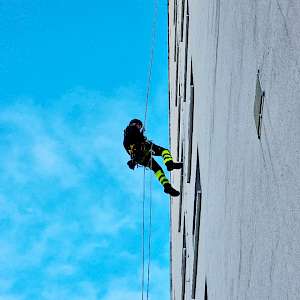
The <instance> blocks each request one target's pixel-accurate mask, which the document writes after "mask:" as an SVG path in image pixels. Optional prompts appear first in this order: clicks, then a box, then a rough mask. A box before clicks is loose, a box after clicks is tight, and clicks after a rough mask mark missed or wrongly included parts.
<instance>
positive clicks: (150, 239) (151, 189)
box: [147, 142, 153, 300]
mask: <svg viewBox="0 0 300 300" xmlns="http://www.w3.org/2000/svg"><path fill="white" fill-rule="evenodd" d="M152 146H153V144H152V142H151V149H150V217H149V257H148V283H147V300H148V296H149V281H150V249H151V218H152Z"/></svg>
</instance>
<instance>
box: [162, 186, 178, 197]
mask: <svg viewBox="0 0 300 300" xmlns="http://www.w3.org/2000/svg"><path fill="white" fill-rule="evenodd" d="M164 188H165V190H164V192H165V193H166V194H169V195H171V196H172V197H178V196H179V195H180V193H179V192H178V191H176V190H175V189H173V188H172V187H171V184H170V183H166V184H165V185H164Z"/></svg>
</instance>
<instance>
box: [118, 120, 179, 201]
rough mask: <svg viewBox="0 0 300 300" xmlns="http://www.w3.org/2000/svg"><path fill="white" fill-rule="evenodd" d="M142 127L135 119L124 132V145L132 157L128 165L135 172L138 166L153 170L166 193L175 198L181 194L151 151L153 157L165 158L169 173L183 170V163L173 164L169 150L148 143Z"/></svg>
mask: <svg viewBox="0 0 300 300" xmlns="http://www.w3.org/2000/svg"><path fill="white" fill-rule="evenodd" d="M142 127H143V123H142V122H141V121H140V120H138V119H133V120H131V121H130V123H129V125H128V126H127V127H126V129H125V130H124V141H123V145H124V148H125V149H126V151H127V153H128V154H129V155H130V157H131V160H129V161H128V163H127V165H128V166H129V168H130V169H132V170H134V168H135V166H136V165H142V166H145V167H148V168H151V170H153V172H154V173H155V176H156V178H157V179H158V180H159V182H160V183H161V184H162V185H163V187H164V192H165V193H166V194H169V195H171V196H173V197H177V196H179V195H180V193H179V192H178V191H176V190H175V189H174V188H172V186H171V184H170V182H169V180H168V179H167V177H166V175H165V173H164V171H163V169H162V168H161V166H160V165H159V164H158V163H157V162H156V161H155V159H153V158H152V157H151V154H150V151H151V150H152V155H155V156H162V157H163V159H164V163H165V165H166V167H167V170H168V171H172V170H174V169H181V168H182V167H183V163H182V162H179V163H175V162H173V158H172V155H171V153H170V151H169V150H168V149H165V148H163V147H160V146H157V145H155V144H154V143H152V142H150V141H148V140H147V138H146V137H145V136H144V132H143V130H141V129H142Z"/></svg>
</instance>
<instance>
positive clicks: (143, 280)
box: [142, 168, 146, 300]
mask: <svg viewBox="0 0 300 300" xmlns="http://www.w3.org/2000/svg"><path fill="white" fill-rule="evenodd" d="M145 178H146V168H144V182H143V275H142V276H143V279H142V300H143V299H144V282H145V278H144V277H145V275H144V274H145V181H146V180H145Z"/></svg>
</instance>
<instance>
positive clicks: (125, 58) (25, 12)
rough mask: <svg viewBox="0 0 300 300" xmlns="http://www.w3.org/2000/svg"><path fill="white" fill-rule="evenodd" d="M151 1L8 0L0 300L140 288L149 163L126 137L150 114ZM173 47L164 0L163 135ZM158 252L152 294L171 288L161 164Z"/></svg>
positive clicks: (159, 50)
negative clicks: (142, 162)
mask: <svg viewBox="0 0 300 300" xmlns="http://www.w3.org/2000/svg"><path fill="white" fill-rule="evenodd" d="M154 3H155V1H154V0H153V1H149V0H135V1H133V0H132V1H103V0H102V1H90V0H85V1H78V0H75V1H74V0H72V1H56V0H55V1H42V0H40V1H34V0H32V1H30V0H19V1H18V0H10V1H4V4H3V6H2V24H3V26H2V32H3V55H2V56H3V59H2V62H1V69H2V74H3V76H2V77H3V79H2V80H1V81H2V87H1V91H0V93H1V94H0V95H1V96H0V99H1V102H0V105H1V110H0V134H1V148H0V176H1V188H0V209H1V213H0V216H1V217H0V218H1V219H0V226H1V228H0V232H1V236H0V270H1V271H0V300H29V299H30V300H34V299H39V300H52V299H53V300H54V299H55V300H57V299H60V300H69V299H70V300H71V299H72V300H83V299H84V300H119V299H120V300H121V299H122V300H129V299H130V300H135V299H141V283H142V194H143V169H142V168H141V169H138V170H135V171H131V170H130V169H129V168H128V167H127V165H126V163H127V161H128V158H129V157H128V155H127V153H126V152H125V150H124V149H123V145H122V141H123V130H124V128H125V127H126V126H127V124H128V123H129V121H130V120H131V119H132V118H140V119H142V120H143V119H144V110H145V101H146V92H147V80H148V66H149V56H150V46H151V34H152V20H153V11H154ZM167 57H168V54H167V1H160V6H159V12H158V24H157V32H156V41H155V49H154V61H153V69H152V79H151V87H150V96H149V104H148V105H149V106H148V114H147V126H146V127H147V128H146V129H147V132H146V135H147V136H148V138H149V139H153V141H154V142H155V143H157V144H160V145H161V146H164V147H168V69H167ZM158 161H159V163H160V164H163V160H162V159H158ZM149 181H150V171H148V172H147V179H146V182H147V194H148V193H149ZM148 205H149V198H147V199H146V208H147V210H146V220H147V221H148V217H149V208H148ZM147 230H148V227H147V226H146V233H147ZM151 257H152V259H151V270H150V299H156V300H162V299H167V298H169V197H168V196H167V195H166V194H164V193H163V188H162V187H161V186H160V184H159V183H158V182H157V180H156V179H155V177H154V176H153V215H152V245H151ZM146 258H147V253H146ZM146 265H147V264H146Z"/></svg>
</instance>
